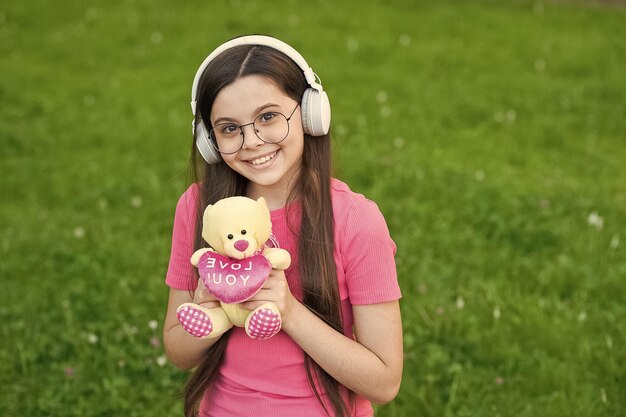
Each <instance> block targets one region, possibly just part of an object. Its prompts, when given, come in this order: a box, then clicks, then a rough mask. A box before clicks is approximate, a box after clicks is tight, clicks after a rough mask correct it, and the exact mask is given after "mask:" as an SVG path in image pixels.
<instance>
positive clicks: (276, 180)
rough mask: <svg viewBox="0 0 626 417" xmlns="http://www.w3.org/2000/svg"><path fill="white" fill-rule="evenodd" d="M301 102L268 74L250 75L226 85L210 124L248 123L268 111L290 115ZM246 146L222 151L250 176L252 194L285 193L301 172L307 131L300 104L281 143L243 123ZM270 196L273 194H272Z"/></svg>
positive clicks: (227, 158) (220, 93)
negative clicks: (274, 141) (269, 141)
mask: <svg viewBox="0 0 626 417" xmlns="http://www.w3.org/2000/svg"><path fill="white" fill-rule="evenodd" d="M297 105H298V102H297V101H295V100H293V99H292V98H291V97H289V96H287V95H286V94H285V93H284V92H283V91H282V90H281V89H280V88H278V87H277V86H276V84H274V83H273V82H272V81H271V80H270V79H269V78H267V77H263V76H260V75H247V76H244V77H241V78H238V79H237V80H235V81H234V82H233V83H231V84H229V85H227V86H226V87H224V88H223V89H222V90H221V91H220V92H219V93H218V94H217V96H216V98H215V101H214V102H213V107H212V109H211V115H210V118H211V124H212V125H213V126H216V125H217V124H222V123H225V122H229V123H234V124H236V125H246V124H248V123H251V122H252V121H253V120H255V119H256V118H257V117H259V116H260V115H262V114H264V113H268V112H279V113H282V114H283V115H285V116H286V117H289V115H290V114H291V113H292V111H293V110H294V108H296V106H297ZM243 133H244V143H243V147H242V148H241V149H240V150H239V151H238V152H235V153H232V154H222V158H223V159H224V162H225V163H226V164H227V165H228V166H229V167H230V168H232V169H233V170H235V171H237V172H238V173H239V174H241V175H243V176H244V177H246V178H247V179H248V180H250V185H249V189H248V194H249V195H250V196H260V195H270V196H271V195H274V196H277V195H280V196H284V197H286V196H287V194H288V193H289V188H290V185H292V184H293V183H294V182H295V179H296V176H297V174H298V170H299V166H300V161H301V157H302V152H303V149H304V131H303V129H302V119H301V114H300V111H299V108H298V109H296V111H295V112H294V113H293V116H292V117H291V119H290V121H289V134H288V135H287V137H286V138H285V139H284V140H283V141H281V142H280V143H266V142H263V141H262V140H261V139H259V138H258V137H257V135H256V134H255V133H254V130H253V126H252V124H250V125H248V126H244V127H243ZM270 198H271V197H270Z"/></svg>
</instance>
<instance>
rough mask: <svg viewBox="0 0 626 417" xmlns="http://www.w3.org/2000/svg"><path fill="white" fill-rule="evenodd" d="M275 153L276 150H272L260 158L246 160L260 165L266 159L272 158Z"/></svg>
mask: <svg viewBox="0 0 626 417" xmlns="http://www.w3.org/2000/svg"><path fill="white" fill-rule="evenodd" d="M277 153H278V151H274V152H272V153H270V154H267V155H265V156H262V157H260V158H257V159H251V160H249V161H246V162H247V163H249V164H251V165H262V164H264V163H266V162H267V161H270V160H272V159H274V157H275V156H276V154H277Z"/></svg>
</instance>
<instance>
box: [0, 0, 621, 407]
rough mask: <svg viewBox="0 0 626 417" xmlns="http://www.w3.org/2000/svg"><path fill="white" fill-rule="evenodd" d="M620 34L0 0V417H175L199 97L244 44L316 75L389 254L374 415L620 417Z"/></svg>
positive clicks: (556, 14)
mask: <svg viewBox="0 0 626 417" xmlns="http://www.w3.org/2000/svg"><path fill="white" fill-rule="evenodd" d="M214 3H220V4H214ZM625 23H626V9H624V8H623V7H622V6H619V4H615V2H613V3H611V2H608V3H606V4H603V3H586V2H583V1H578V2H561V1H559V2H541V1H537V2H527V1H510V2H495V1H479V2H460V1H456V2H455V1H444V2H434V1H427V2H419V3H418V2H411V1H400V0H398V1H385V2H383V1H373V2H370V3H367V4H366V3H363V2H358V1H346V2H331V1H311V2H296V1H277V2H271V4H270V3H262V2H259V1H254V2H247V1H238V0H232V1H230V2H196V4H193V5H192V4H189V2H181V4H180V5H178V4H176V5H175V4H174V3H172V2H165V1H151V2H148V1H139V0H136V1H130V0H128V1H124V2H115V4H114V3H112V2H104V1H100V2H91V3H87V2H79V1H73V2H72V1H65V2H45V1H28V2H17V1H14V2H9V1H5V2H3V3H2V4H1V5H0V57H1V58H0V60H1V61H0V62H1V65H0V105H1V107H0V199H1V202H2V203H1V204H0V415H3V416H4V415H7V416H13V415H15V416H17V415H20V416H42V415H49V416H79V415H80V416H110V415H123V416H154V415H157V416H161V415H180V414H181V412H180V407H181V403H180V400H179V399H178V398H177V395H178V390H179V388H180V386H181V384H182V382H183V381H184V379H185V376H186V374H185V373H183V372H181V371H178V370H176V369H175V368H174V367H173V366H172V365H170V364H163V363H162V362H160V361H161V360H162V359H160V358H163V355H164V353H163V348H162V346H161V345H160V343H159V339H160V333H161V326H162V321H163V316H164V311H165V303H166V297H167V288H166V287H165V285H164V282H163V280H164V274H165V270H166V267H167V262H168V256H169V245H170V233H171V224H172V220H173V210H174V207H175V204H176V200H177V198H178V196H179V195H180V193H181V192H182V191H183V190H184V187H185V170H186V163H187V154H188V151H189V148H190V145H191V138H190V134H189V126H190V121H191V114H190V109H189V104H188V101H189V94H190V91H189V90H190V86H191V81H192V77H193V75H194V73H195V69H196V68H197V66H198V65H199V63H200V62H201V61H202V59H204V57H205V56H206V55H207V54H208V52H209V51H210V50H211V49H212V48H213V47H214V46H216V45H217V44H218V43H220V42H222V41H223V40H225V39H227V38H229V37H232V36H235V35H237V34H240V33H251V32H258V33H268V34H273V35H275V36H278V37H279V38H282V39H284V40H286V41H288V42H289V43H291V44H292V45H293V46H295V47H296V48H297V49H299V50H300V51H301V52H302V53H303V55H304V56H305V57H306V58H307V59H308V60H309V63H310V64H311V65H312V66H313V68H314V69H315V70H316V71H317V72H318V74H319V75H320V76H321V77H322V80H323V82H324V86H325V88H326V89H327V90H328V92H329V95H330V98H331V101H332V106H333V135H334V142H335V151H336V152H335V159H336V171H337V175H338V176H339V177H340V178H341V179H343V180H346V181H347V182H349V183H350V184H351V186H352V187H353V189H355V190H357V191H359V192H362V193H364V194H366V195H367V196H368V197H370V198H372V199H374V200H376V201H377V202H378V204H379V206H380V207H381V209H382V211H383V213H384V214H385V216H386V218H387V221H388V224H389V227H390V229H391V233H392V235H393V237H394V239H395V241H396V243H397V244H398V248H399V249H398V255H397V263H398V272H399V278H400V282H401V286H402V289H403V295H404V298H403V300H402V312H403V321H404V331H405V351H406V359H405V371H404V380H403V384H402V388H401V391H400V394H399V396H398V398H397V399H396V400H395V401H394V402H393V403H391V404H389V405H386V406H383V407H379V408H378V411H377V415H378V416H433V417H434V416H446V417H447V416H459V417H460V416H494V417H495V416H568V417H569V416H615V417H617V416H624V415H626V405H624V404H625V403H624V398H626V371H625V370H626V347H625V344H626V303H625V294H626V254H625V247H626V187H625V186H624V184H625V183H626V182H625V180H624V179H625V178H626V168H625V164H624V161H626V134H625V132H626V118H625V117H624V115H626V72H625V71H624V68H626V24H625ZM594 213H595V214H594ZM150 324H152V325H150ZM155 324H156V328H154V327H155V326H154V325H155Z"/></svg>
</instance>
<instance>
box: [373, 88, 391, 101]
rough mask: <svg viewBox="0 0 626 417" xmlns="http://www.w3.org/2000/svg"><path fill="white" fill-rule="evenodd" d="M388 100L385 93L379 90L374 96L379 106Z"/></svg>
mask: <svg viewBox="0 0 626 417" xmlns="http://www.w3.org/2000/svg"><path fill="white" fill-rule="evenodd" d="M388 98H389V97H388V96H387V92H385V91H382V90H381V91H379V92H378V93H377V94H376V101H378V102H379V103H381V104H382V103H384V102H386V101H387V99H388Z"/></svg>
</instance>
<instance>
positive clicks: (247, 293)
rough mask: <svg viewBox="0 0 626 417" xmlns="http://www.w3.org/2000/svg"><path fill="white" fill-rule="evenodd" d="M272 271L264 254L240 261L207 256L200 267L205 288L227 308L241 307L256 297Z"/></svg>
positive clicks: (211, 255)
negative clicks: (234, 305) (227, 306)
mask: <svg viewBox="0 0 626 417" xmlns="http://www.w3.org/2000/svg"><path fill="white" fill-rule="evenodd" d="M271 269H272V266H271V265H270V263H269V261H268V260H267V258H266V257H265V256H263V255H261V254H258V255H254V256H251V257H249V258H246V259H241V260H239V259H231V258H227V257H225V256H223V255H220V254H219V253H217V252H205V253H204V254H203V255H202V256H201V257H200V262H199V263H198V272H199V273H200V278H202V281H203V282H204V285H205V286H206V287H207V289H208V290H209V292H210V293H211V294H213V296H214V297H215V298H217V299H218V300H220V301H222V302H224V303H227V304H233V303H241V302H243V301H246V300H247V299H249V298H250V297H252V296H254V295H255V294H256V293H257V292H259V290H260V289H261V287H262V286H263V284H264V283H265V281H267V278H268V277H269V273H270V270H271Z"/></svg>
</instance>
